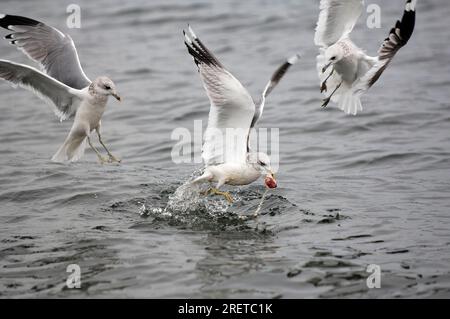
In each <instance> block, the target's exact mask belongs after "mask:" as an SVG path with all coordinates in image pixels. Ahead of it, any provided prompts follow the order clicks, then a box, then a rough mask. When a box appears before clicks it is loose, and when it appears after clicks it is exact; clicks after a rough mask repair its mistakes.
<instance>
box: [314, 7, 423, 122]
mask: <svg viewBox="0 0 450 319" xmlns="http://www.w3.org/2000/svg"><path fill="white" fill-rule="evenodd" d="M415 4H416V0H408V1H407V2H406V6H405V11H404V13H403V18H402V20H401V21H397V23H396V24H395V27H394V28H392V29H391V31H390V33H389V36H388V37H387V38H386V39H385V40H384V42H383V44H382V45H381V48H380V49H379V51H378V56H376V57H371V56H368V55H366V53H365V52H364V51H363V50H361V49H360V48H359V47H357V46H356V45H355V44H354V43H353V42H352V41H351V40H350V38H349V34H350V33H351V31H352V30H353V27H354V26H355V24H356V21H357V20H358V18H359V16H360V15H361V12H362V9H363V6H364V1H363V0H321V1H320V15H319V21H318V22H317V28H316V34H315V37H314V42H315V44H316V45H317V46H319V47H320V54H319V56H318V57H317V71H318V72H319V78H320V81H321V83H322V84H321V88H320V90H321V92H326V91H327V89H328V87H330V88H332V89H333V91H332V93H331V94H330V95H329V96H328V97H327V98H326V99H325V100H324V103H323V105H322V106H323V107H326V106H327V105H328V103H329V102H330V100H331V101H333V102H335V103H338V106H339V108H340V109H341V110H343V111H344V112H345V113H347V114H353V115H356V113H357V112H358V111H362V105H361V100H360V96H361V95H362V94H363V93H364V92H365V91H367V90H368V89H369V88H370V87H371V86H372V85H373V84H374V83H375V82H376V81H377V80H378V79H379V78H380V76H381V74H382V73H383V71H384V70H385V69H386V68H387V66H388V65H389V63H390V62H391V61H392V59H393V58H394V56H395V54H396V53H397V52H398V50H400V48H401V47H403V46H404V45H405V44H406V43H407V42H408V40H409V38H410V37H411V35H412V33H413V30H414V25H415V19H416V13H415ZM327 70H329V72H327Z"/></svg>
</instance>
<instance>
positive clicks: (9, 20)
mask: <svg viewBox="0 0 450 319" xmlns="http://www.w3.org/2000/svg"><path fill="white" fill-rule="evenodd" d="M39 23H40V22H39V21H36V20H33V19H30V18H27V17H22V16H14V15H9V14H4V15H2V14H0V27H2V28H5V29H9V27H10V26H15V25H28V26H35V25H38V24H39Z"/></svg>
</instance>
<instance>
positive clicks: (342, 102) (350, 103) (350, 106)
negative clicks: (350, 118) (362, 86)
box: [339, 90, 362, 115]
mask: <svg viewBox="0 0 450 319" xmlns="http://www.w3.org/2000/svg"><path fill="white" fill-rule="evenodd" d="M339 108H340V109H341V110H342V111H344V112H345V113H346V114H352V115H356V114H357V113H358V111H362V104H361V99H360V96H359V95H358V94H354V92H352V91H351V90H348V91H346V92H343V93H342V94H341V95H340V96H339Z"/></svg>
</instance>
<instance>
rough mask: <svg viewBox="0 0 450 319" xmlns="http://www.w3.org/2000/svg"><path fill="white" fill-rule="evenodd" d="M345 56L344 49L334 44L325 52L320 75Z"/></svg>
mask: <svg viewBox="0 0 450 319" xmlns="http://www.w3.org/2000/svg"><path fill="white" fill-rule="evenodd" d="M344 56H345V52H344V49H343V48H342V46H340V45H338V44H334V45H332V46H330V47H329V48H328V49H327V50H326V51H325V63H326V64H325V66H324V67H323V69H322V73H325V71H326V70H327V69H328V68H329V67H330V66H331V65H334V64H336V63H337V62H339V61H340V60H342V59H343V58H344Z"/></svg>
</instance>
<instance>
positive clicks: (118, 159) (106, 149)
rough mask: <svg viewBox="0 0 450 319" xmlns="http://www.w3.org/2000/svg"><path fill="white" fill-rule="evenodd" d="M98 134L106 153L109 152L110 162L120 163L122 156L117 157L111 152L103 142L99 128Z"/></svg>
mask: <svg viewBox="0 0 450 319" xmlns="http://www.w3.org/2000/svg"><path fill="white" fill-rule="evenodd" d="M97 135H98V141H99V142H100V144H102V146H103V148H104V149H105V151H106V153H108V156H109V162H110V163H112V162H117V163H120V161H121V159H120V158H116V157H115V156H114V155H112V154H111V152H110V151H109V150H108V148H107V147H106V145H105V143H103V140H102V136H101V135H100V132H99V131H98V130H97Z"/></svg>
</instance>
